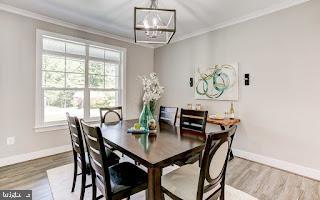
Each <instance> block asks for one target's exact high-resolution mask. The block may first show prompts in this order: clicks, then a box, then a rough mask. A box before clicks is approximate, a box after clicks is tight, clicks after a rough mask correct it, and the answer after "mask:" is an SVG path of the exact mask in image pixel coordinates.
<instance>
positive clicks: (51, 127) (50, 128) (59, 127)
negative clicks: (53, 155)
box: [34, 124, 68, 133]
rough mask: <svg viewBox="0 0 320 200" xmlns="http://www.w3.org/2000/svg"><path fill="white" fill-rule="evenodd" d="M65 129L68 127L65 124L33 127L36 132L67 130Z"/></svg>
mask: <svg viewBox="0 0 320 200" xmlns="http://www.w3.org/2000/svg"><path fill="white" fill-rule="evenodd" d="M67 129H68V125H67V124H60V125H47V126H37V127H35V128H34V130H35V132H36V133H43V132H51V131H58V130H67Z"/></svg>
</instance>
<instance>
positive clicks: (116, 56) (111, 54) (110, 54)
mask: <svg viewBox="0 0 320 200" xmlns="http://www.w3.org/2000/svg"><path fill="white" fill-rule="evenodd" d="M105 59H107V60H114V61H120V52H117V51H109V50H106V57H105Z"/></svg>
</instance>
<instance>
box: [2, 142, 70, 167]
mask: <svg viewBox="0 0 320 200" xmlns="http://www.w3.org/2000/svg"><path fill="white" fill-rule="evenodd" d="M67 151H71V145H64V146H59V147H54V148H50V149H44V150H40V151H35V152H30V153H26V154H20V155H16V156H10V157H6V158H0V167H3V166H7V165H12V164H16V163H21V162H25V161H29V160H34V159H37V158H42V157H46V156H51V155H55V154H59V153H63V152H67Z"/></svg>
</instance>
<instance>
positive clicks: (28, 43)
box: [0, 11, 154, 163]
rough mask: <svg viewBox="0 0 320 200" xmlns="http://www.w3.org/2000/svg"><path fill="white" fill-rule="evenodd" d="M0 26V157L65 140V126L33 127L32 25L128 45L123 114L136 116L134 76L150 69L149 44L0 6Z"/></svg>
mask: <svg viewBox="0 0 320 200" xmlns="http://www.w3.org/2000/svg"><path fill="white" fill-rule="evenodd" d="M0 27H1V28H0V29H1V30H0V160H1V159H2V160H4V159H3V158H6V157H9V156H14V155H19V154H25V153H29V152H35V151H40V150H45V149H48V148H54V147H59V146H63V145H67V144H69V140H70V137H69V135H68V133H67V131H53V132H45V133H35V131H34V126H35V76H36V71H35V70H36V54H35V53H36V29H42V30H47V31H51V32H56V33H60V34H65V35H70V36H74V37H80V38H83V39H87V40H92V41H96V42H101V43H106V44H110V45H115V46H120V47H123V48H126V49H127V69H126V70H127V76H126V77H127V79H126V89H127V90H126V91H127V92H126V96H127V107H126V111H127V118H137V116H138V114H139V111H140V108H139V102H140V101H141V100H140V96H139V95H137V94H140V91H141V84H140V81H139V80H138V79H137V76H138V75H142V74H146V73H149V72H151V71H153V57H154V55H153V53H154V50H153V49H150V48H145V47H141V46H137V45H134V44H130V43H126V42H122V41H118V40H114V39H110V38H106V37H102V36H97V35H93V34H89V33H85V32H82V31H78V30H73V29H70V28H64V27H61V26H57V25H54V24H49V23H46V22H42V21H39V20H34V19H30V18H27V17H22V16H19V15H15V14H10V13H7V12H3V11H0ZM9 136H14V137H15V139H16V144H15V145H12V146H7V145H6V138H7V137H9ZM40 154H41V155H43V154H44V153H40ZM37 155H38V154H37ZM19 158H20V159H21V157H19ZM0 163H1V162H0Z"/></svg>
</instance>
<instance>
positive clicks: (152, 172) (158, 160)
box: [101, 119, 205, 200]
mask: <svg viewBox="0 0 320 200" xmlns="http://www.w3.org/2000/svg"><path fill="white" fill-rule="evenodd" d="M136 122H138V119H135V120H122V121H120V122H117V123H115V124H109V125H106V124H102V125H101V132H102V136H103V139H104V142H105V143H106V144H107V145H109V146H111V147H113V148H115V149H117V150H119V151H120V152H121V153H123V154H125V155H126V156H128V157H130V158H131V159H133V160H134V161H136V162H137V163H139V164H141V165H143V166H145V167H146V168H147V169H148V189H147V191H146V199H148V200H159V199H162V192H161V175H162V169H163V168H165V167H167V166H170V165H172V164H174V163H175V162H176V161H179V160H182V159H184V158H186V157H189V156H194V155H196V154H199V153H200V152H201V151H202V150H203V148H204V146H205V143H204V140H203V139H201V137H200V138H198V137H189V135H188V134H183V133H182V132H183V131H180V128H179V127H176V126H172V125H169V124H164V123H158V125H157V131H156V132H155V133H143V134H134V133H128V129H129V128H131V127H133V126H134V124H135V123H136Z"/></svg>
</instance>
